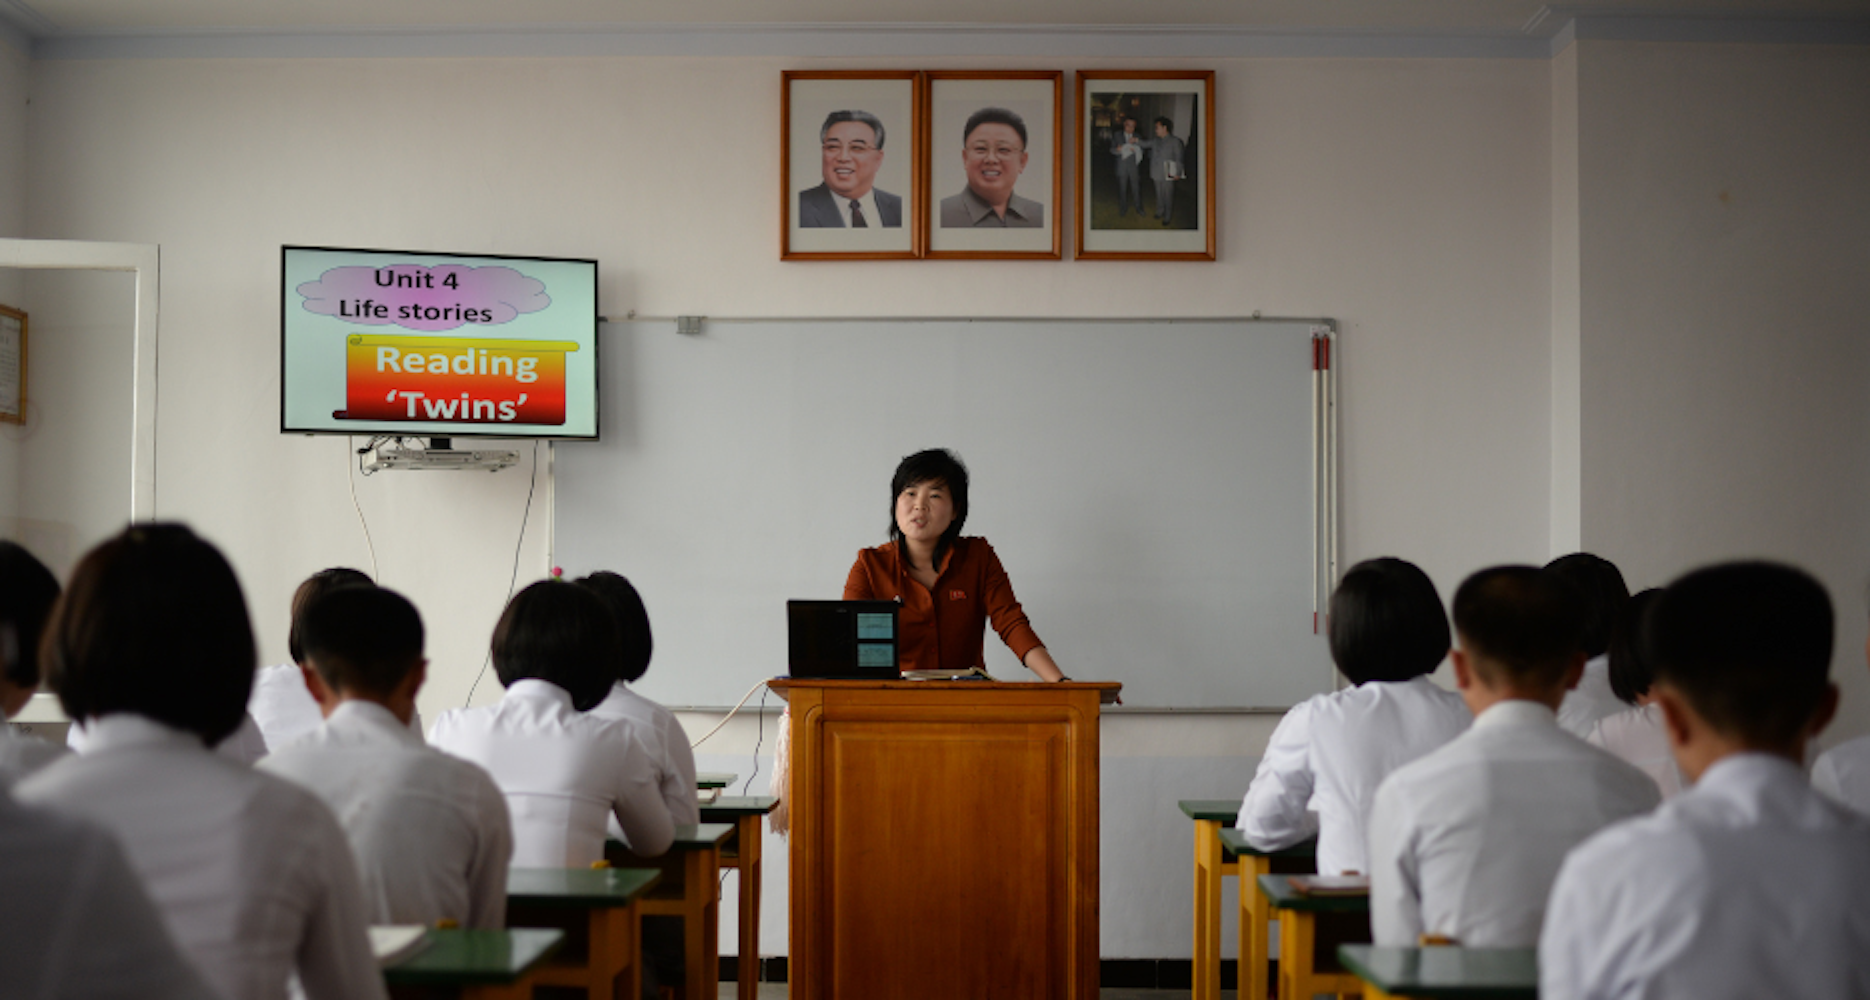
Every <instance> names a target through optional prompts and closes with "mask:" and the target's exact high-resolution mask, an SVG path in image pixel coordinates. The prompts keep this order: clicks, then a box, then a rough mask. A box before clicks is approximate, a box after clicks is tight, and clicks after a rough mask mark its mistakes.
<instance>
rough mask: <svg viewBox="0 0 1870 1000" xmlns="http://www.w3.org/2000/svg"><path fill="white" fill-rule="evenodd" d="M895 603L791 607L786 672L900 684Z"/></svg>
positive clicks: (792, 604)
mask: <svg viewBox="0 0 1870 1000" xmlns="http://www.w3.org/2000/svg"><path fill="white" fill-rule="evenodd" d="M901 610H902V606H901V605H899V604H897V603H896V602H895V601H787V602H786V645H787V655H786V664H787V669H788V671H789V672H790V673H791V675H792V676H794V677H828V678H829V677H844V678H864V679H871V680H895V679H896V678H898V677H900V676H901V673H900V672H899V671H898V669H897V666H896V625H897V615H898V613H899V612H900V611H901Z"/></svg>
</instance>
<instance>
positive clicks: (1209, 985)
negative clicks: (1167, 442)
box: [1193, 819, 1221, 1000]
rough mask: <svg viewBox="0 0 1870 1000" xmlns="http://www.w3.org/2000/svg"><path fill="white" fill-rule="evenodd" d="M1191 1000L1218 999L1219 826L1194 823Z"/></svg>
mask: <svg viewBox="0 0 1870 1000" xmlns="http://www.w3.org/2000/svg"><path fill="white" fill-rule="evenodd" d="M1194 959H1195V960H1194V970H1193V980H1194V983H1193V986H1194V991H1193V992H1194V1000H1219V997H1220V995H1221V824H1220V822H1219V821H1218V820H1205V819H1198V820H1196V821H1195V955H1194Z"/></svg>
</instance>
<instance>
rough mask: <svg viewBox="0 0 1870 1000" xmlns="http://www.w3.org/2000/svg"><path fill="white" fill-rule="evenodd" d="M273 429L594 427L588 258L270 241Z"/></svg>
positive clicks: (593, 269) (463, 431)
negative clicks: (275, 359)
mask: <svg viewBox="0 0 1870 1000" xmlns="http://www.w3.org/2000/svg"><path fill="white" fill-rule="evenodd" d="M280 271H281V282H280V324H279V328H280V347H279V365H280V391H279V429H280V431H281V433H286V434H367V435H388V436H394V437H510V438H583V439H595V438H596V437H597V427H598V420H597V417H598V414H597V399H598V396H597V370H598V367H597V323H598V313H597V261H594V260H572V259H563V258H553V257H506V256H486V255H482V256H467V255H462V254H445V253H425V252H412V251H403V250H346V249H339V248H335V247H298V246H288V247H281V248H280Z"/></svg>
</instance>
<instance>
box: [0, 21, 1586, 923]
mask: <svg viewBox="0 0 1870 1000" xmlns="http://www.w3.org/2000/svg"><path fill="white" fill-rule="evenodd" d="M892 64H894V65H904V66H913V65H929V64H930V62H929V61H921V62H908V61H900V60H898V61H895V62H894V63H892V62H891V61H889V60H866V61H864V62H862V63H857V64H853V63H832V62H826V61H810V60H778V59H760V58H751V59H749V58H738V59H705V58H653V59H652V58H590V59H584V58H579V59H572V58H564V59H486V60H474V59H388V58H385V59H222V60H187V59H174V60H164V59H152V60H125V61H106V60H96V61H78V60H73V61H41V62H39V63H36V64H35V65H34V67H33V71H32V85H33V90H34V102H33V105H32V108H31V116H30V120H29V134H30V137H31V142H30V143H29V154H28V156H29V174H28V178H29V179H28V185H29V189H30V191H31V192H32V198H31V201H30V205H29V208H28V223H27V229H28V234H29V235H31V236H34V237H41V238H69V239H101V240H126V241H133V242H147V243H157V244H160V245H161V247H162V270H163V281H162V296H163V298H162V348H161V350H162V383H161V395H160V399H159V402H158V406H157V411H158V421H159V425H158V448H159V459H158V467H157V491H158V495H157V510H158V513H159V514H160V515H161V516H165V517H177V518H183V519H186V520H189V521H191V522H193V523H194V524H195V525H196V526H197V527H198V528H200V529H201V530H202V531H203V532H204V533H205V534H207V535H208V536H210V537H211V538H213V539H214V540H216V541H217V542H219V543H220V544H221V545H222V546H223V547H224V548H225V550H226V551H227V553H228V555H229V556H230V558H231V559H232V560H233V561H234V563H235V565H236V568H237V569H238V571H239V572H240V574H241V577H242V579H243V581H244V583H245V585H246V587H247V591H248V597H249V600H250V602H251V603H252V605H253V608H254V611H255V615H256V620H257V625H258V629H259V632H260V637H261V641H262V646H263V656H264V658H265V659H267V660H269V661H272V660H278V659H281V658H283V656H284V645H285V625H286V604H287V599H288V597H289V595H290V591H291V589H292V587H293V586H294V585H295V584H296V583H297V582H298V580H299V579H300V578H302V577H303V576H304V575H305V574H306V573H308V572H310V571H312V570H315V569H317V568H320V567H322V566H326V565H330V564H333V563H348V564H352V565H363V566H365V568H368V562H369V549H368V548H367V546H366V543H365V537H364V531H363V527H362V525H360V522H359V517H358V513H357V511H356V510H355V509H354V508H353V505H352V499H351V494H350V489H351V487H352V485H353V482H354V485H355V488H356V491H357V503H358V506H361V508H362V510H363V513H364V515H365V519H366V520H367V522H368V525H369V529H370V532H371V536H372V537H373V538H374V541H375V548H376V555H377V562H378V565H379V569H380V573H381V578H382V579H383V581H384V582H385V583H387V584H389V585H391V586H395V587H398V588H400V589H402V590H404V591H406V592H408V593H409V594H410V595H411V596H412V597H413V598H414V599H415V600H416V602H417V603H418V604H419V605H420V606H421V607H422V609H423V610H424V612H425V614H426V615H427V617H428V620H429V622H430V627H431V635H432V641H431V644H430V653H431V656H432V658H433V660H434V664H433V667H432V669H431V678H432V680H431V683H430V686H429V688H428V690H427V691H426V692H425V696H424V698H423V701H422V706H421V707H422V711H423V713H424V715H425V716H427V717H429V718H433V717H434V715H435V714H436V713H437V712H438V711H439V710H441V709H442V708H444V707H446V706H449V705H459V704H461V703H462V702H463V701H464V700H466V699H467V697H468V692H469V689H470V687H471V686H472V685H473V683H474V681H473V679H474V678H475V677H476V676H477V675H478V674H479V673H480V670H481V667H482V664H483V663H484V655H485V652H484V651H485V642H486V635H487V632H488V629H489V628H490V626H491V623H492V621H493V618H494V616H495V614H496V613H497V611H498V608H499V606H500V604H501V603H502V601H503V600H504V598H505V595H506V593H507V588H508V581H509V578H510V576H509V574H510V573H511V572H512V569H513V566H514V560H515V551H516V546H517V550H518V565H519V567H520V569H519V574H520V579H521V580H522V582H523V581H524V580H526V579H528V578H531V577H536V576H537V575H539V574H540V573H542V572H543V571H544V569H545V567H546V565H547V556H546V548H545V535H546V531H545V530H544V529H545V527H546V525H545V521H544V512H545V507H544V505H543V501H544V500H545V498H546V493H547V490H548V488H549V485H550V483H549V481H547V480H545V478H544V477H543V476H542V477H541V482H540V484H539V495H538V496H537V497H536V498H535V500H534V508H533V516H532V521H531V527H530V530H529V531H528V533H527V535H526V537H525V539H524V541H523V542H522V541H520V539H519V538H518V534H519V529H520V523H521V518H522V511H523V509H524V505H525V498H526V492H527V487H528V484H529V480H528V478H527V477H528V472H529V470H528V468H527V464H526V463H522V465H521V467H520V468H517V469H514V470H509V471H507V472H502V473H499V474H497V475H491V476H490V475H485V474H464V473H455V474H425V473H388V474H383V475H379V476H375V477H371V478H369V479H356V480H355V481H353V480H352V479H351V478H350V477H348V476H347V473H346V469H347V467H348V466H347V463H348V462H349V456H348V455H347V452H346V443H345V442H343V441H339V440H335V439H330V438H318V439H305V438H283V437H281V436H279V435H278V433H277V431H276V427H277V424H276V419H277V418H276V413H277V392H278V388H277V374H276V370H277V369H276V365H277V354H276V350H277V349H276V346H275V344H276V338H277V324H278V308H279V306H278V297H277V296H278V263H277V261H278V258H277V252H278V249H277V248H278V246H279V244H281V243H286V242H293V243H329V244H339V245H356V246H382V247H403V248H417V249H447V250H455V251H463V252H477V251H487V252H508V253H521V254H526V253H534V254H551V255H566V256H592V257H597V258H599V259H600V260H602V262H603V288H602V298H603V303H602V305H603V309H604V311H605V312H606V313H608V314H613V315H621V314H623V313H624V312H626V311H627V310H630V309H635V310H637V311H639V312H640V313H642V314H645V315H662V316H667V315H675V314H702V315H715V316H734V315H758V316H813V315H940V316H968V315H1000V316H1072V315H1106V314H1114V315H1130V316H1143V315H1181V316H1202V315H1216V316H1239V315H1246V314H1250V313H1252V312H1254V311H1255V310H1260V311H1263V312H1264V313H1266V314H1267V315H1286V316H1315V315H1323V316H1332V317H1335V318H1337V319H1338V320H1339V321H1340V323H1341V328H1342V331H1343V336H1342V346H1341V349H1340V351H1339V354H1338V360H1339V362H1340V364H1341V368H1340V379H1341V381H1340V389H1341V396H1342V399H1343V405H1342V413H1341V425H1340V430H1341V435H1342V448H1343V454H1342V464H1343V469H1342V473H1343V484H1344V486H1343V493H1342V505H1343V512H1342V515H1343V534H1342V542H1343V551H1344V556H1345V559H1346V564H1347V565H1348V563H1349V561H1352V560H1355V559H1359V558H1363V557H1366V556H1372V555H1378V554H1396V555H1401V556H1405V557H1409V558H1412V559H1415V560H1417V561H1419V562H1420V563H1422V564H1423V566H1424V567H1425V568H1426V569H1427V570H1428V571H1429V572H1430V574H1431V575H1432V576H1434V577H1435V579H1436V581H1437V583H1438V584H1439V585H1440V586H1441V587H1442V589H1443V591H1444V593H1446V592H1449V591H1451V590H1452V589H1453V587H1454V586H1455V584H1456V583H1458V582H1459V580H1460V578H1461V577H1462V576H1463V575H1464V574H1465V573H1467V572H1469V571H1471V570H1472V569H1475V568H1477V567H1479V566H1481V565H1484V564H1487V563H1493V562H1498V561H1503V560H1542V559H1544V558H1546V557H1547V556H1548V555H1549V554H1550V539H1551V511H1550V506H1549V502H1548V497H1549V495H1550V493H1551V483H1550V476H1551V470H1552V458H1551V441H1552V433H1553V432H1552V427H1551V421H1552V413H1553V404H1552V389H1551V386H1552V348H1551V344H1550V338H1549V335H1548V329H1549V327H1550V324H1551V314H1552V308H1553V306H1552V302H1551V299H1550V288H1551V272H1552V267H1553V265H1552V246H1553V240H1552V212H1551V195H1550V191H1551V187H1552V177H1551V162H1552V149H1551V116H1552V94H1551V86H1552V77H1551V73H1552V70H1551V66H1550V64H1549V63H1547V62H1546V61H1544V60H1491V59H1472V60H1467V59H1419V60H1390V59H1368V60H1353V59H1296V60H1292V59H1230V60H1216V61H1213V62H1212V63H1211V64H1212V65H1213V66H1214V67H1215V69H1216V71H1217V78H1218V88H1219V95H1218V101H1217V106H1218V107H1219V109H1220V114H1221V123H1222V127H1221V130H1220V135H1219V137H1218V142H1219V145H1218V149H1219V153H1220V198H1219V208H1220V219H1221V222H1220V260H1219V261H1218V262H1216V263H1212V264H1149V263H1113V262H1072V261H1063V262H1056V263H1050V262H1047V263H1018V264H1008V263H988V262H964V261H939V262H937V261H926V262H915V261H906V262H883V263H782V262H780V261H779V260H778V259H777V257H778V252H777V251H778V247H777V243H778V240H777V232H776V226H777V198H778V196H779V192H778V191H777V190H776V189H777V177H776V172H775V166H776V163H777V150H778V139H779V136H778V120H777V117H778V116H777V114H776V112H777V109H778V104H779V72H780V70H782V69H785V68H810V67H820V66H822V67H835V66H847V65H864V66H873V67H874V66H887V65H892ZM1038 64H1039V65H1047V64H1048V63H1047V62H1044V61H1041V62H1039V63H1038ZM1049 64H1050V65H1057V66H1059V67H1060V68H1066V69H1071V68H1092V67H1094V66H1097V65H1101V64H1099V63H1096V62H1093V61H1091V60H1085V61H1083V62H1079V61H1052V62H1050V63H1049ZM939 65H941V66H946V67H964V66H967V65H970V64H969V63H966V62H963V61H959V60H941V61H940V62H939ZM971 65H981V66H988V65H992V66H1005V65H1010V64H1009V63H1005V62H1000V63H980V62H977V63H973V64H971ZM1019 65H1020V66H1031V65H1034V62H1032V61H1023V62H1020V63H1019ZM704 336H705V334H704ZM901 351H902V355H901V357H902V360H903V363H904V364H913V362H914V359H915V345H914V343H913V341H912V340H910V339H907V338H905V340H904V342H903V343H902V345H901ZM1032 391H1033V392H1034V393H1037V394H1040V395H1041V397H1043V394H1044V393H1046V392H1047V391H1048V390H1047V386H1046V382H1045V380H1044V373H1042V372H1035V373H1033V380H1032ZM909 403H910V404H911V405H913V397H911V398H910V400H909ZM748 419H757V415H756V414H749V415H748ZM1242 432H1244V431H1243V430H1242V429H1238V428H1217V429H1216V433H1217V434H1219V433H1242ZM920 443H921V442H909V443H905V448H908V447H911V446H913V445H916V444H920ZM696 444H697V447H705V444H706V443H705V442H704V441H697V443H696ZM528 447H529V446H528ZM566 447H573V446H572V445H567V446H566ZM74 461H77V459H74ZM104 474H105V470H101V469H97V470H94V471H92V472H80V473H79V475H80V476H84V475H97V476H102V475H104ZM1004 488H1008V489H1022V490H1055V491H1057V493H1058V497H1059V502H1061V503H1069V502H1071V495H1072V493H1073V492H1074V491H1077V490H1083V489H1095V488H1096V484H1095V483H1089V484H1087V483H1080V482H1075V481H1073V480H1072V478H1071V475H1070V470H1053V469H1050V468H1047V467H1046V465H1045V462H1044V456H1039V455H1036V456H1034V463H1033V471H1032V478H1031V480H1030V481H1029V482H1023V483H1016V484H1007V485H1006V486H1005V487H1004ZM748 516H750V517H758V516H760V512H759V510H758V509H757V505H755V506H754V507H753V508H751V509H750V510H749V511H748ZM1240 516H1241V517H1251V516H1253V515H1252V512H1251V511H1242V512H1240ZM866 530H867V529H866ZM1226 530H1227V526H1226V525H1224V524H1222V525H1216V526H1214V531H1215V534H1216V537H1217V538H1220V539H1223V540H1224V539H1225V537H1226ZM1087 541H1088V543H1089V544H1093V545H1094V544H1095V540H1094V539H1092V540H1087ZM619 568H620V569H622V570H624V571H626V572H627V571H628V567H627V566H624V567H619ZM1016 572H1017V570H1016ZM649 596H650V599H651V602H652V604H653V595H649ZM1028 610H1029V611H1030V612H1031V613H1032V614H1033V615H1034V617H1035V620H1036V624H1038V625H1039V626H1040V627H1041V628H1043V623H1044V621H1045V609H1043V608H1029V609H1028ZM1048 638H1049V639H1050V640H1051V642H1052V643H1053V645H1054V649H1055V652H1056V653H1057V654H1058V655H1059V657H1060V660H1061V662H1063V663H1064V664H1066V666H1067V669H1069V664H1070V662H1071V645H1072V640H1071V637H1070V636H1048ZM495 691H496V688H495V685H494V684H493V682H492V678H491V677H488V678H486V679H485V680H483V681H482V683H481V685H480V688H479V690H478V692H477V693H476V694H475V696H474V698H475V700H477V701H484V700H487V699H488V698H490V697H491V696H492V695H493V694H494V693H495ZM687 721H690V722H691V723H696V722H699V721H701V720H698V719H695V717H689V719H688V720H687ZM1271 721H1272V720H1270V719H1267V718H1260V717H1241V716H1224V717H1194V718H1190V717H1186V716H1169V717H1165V716H1149V715H1130V716H1113V717H1111V718H1110V719H1109V721H1108V724H1107V725H1106V727H1105V730H1104V740H1105V749H1106V754H1105V764H1106V766H1105V775H1106V779H1105V785H1104V808H1105V819H1106V829H1107V830H1108V831H1110V833H1109V835H1108V836H1107V837H1106V839H1105V853H1104V868H1103V872H1104V900H1105V907H1104V913H1105V925H1104V928H1103V950H1104V953H1105V954H1106V955H1107V956H1111V957H1172V956H1178V955H1180V956H1184V957H1185V956H1186V955H1187V954H1188V947H1189V945H1188V936H1187V935H1188V919H1189V917H1188V906H1187V895H1186V893H1187V881H1186V880H1187V861H1186V858H1187V855H1186V852H1187V849H1188V830H1187V826H1186V821H1185V820H1184V819H1183V818H1182V817H1181V816H1180V814H1179V813H1178V812H1174V811H1173V801H1174V799H1176V798H1183V797H1194V798H1205V797H1216V796H1219V797H1227V796H1233V795H1238V794H1240V793H1241V792H1243V791H1244V789H1245V786H1246V783H1247V780H1248V779H1249V777H1250V774H1251V770H1252V767H1253V765H1254V761H1255V758H1256V757H1257V755H1258V754H1259V752H1260V750H1261V748H1262V747H1263V745H1264V741H1265V738H1266V735H1267V733H1268V732H1269V730H1270V725H1271ZM750 728H752V727H745V726H740V725H738V724H736V726H734V727H732V728H731V729H730V731H729V733H727V734H724V735H723V736H722V737H719V738H717V740H720V741H726V742H724V743H718V742H717V743H711V744H710V745H709V749H708V752H710V753H718V754H721V755H722V756H724V757H728V758H730V759H743V760H745V759H749V758H750V757H751V755H752V754H753V752H754V741H753V737H752V736H751V735H749V734H748V732H747V731H748V730H749V729H750ZM697 735H698V734H697ZM763 752H765V753H770V744H769V745H768V747H767V749H766V750H765V751H763ZM730 769H734V770H737V771H739V772H740V773H742V774H743V775H744V774H748V773H750V770H751V768H750V767H748V766H742V767H735V768H730ZM769 847H771V848H772V849H773V850H778V849H779V847H780V845H779V844H777V843H776V842H775V843H773V844H770V845H769ZM770 856H771V855H770V854H769V857H770ZM730 884H731V880H730ZM783 898H784V896H783V891H778V890H777V889H776V887H775V886H774V884H773V883H772V882H770V881H769V892H768V896H767V899H768V903H767V906H766V914H767V919H766V920H765V928H766V930H765V932H764V938H763V943H764V944H765V947H764V949H763V950H766V951H768V952H775V951H780V950H783V944H782V943H783V941H784V909H783ZM728 905H731V899H730V900H729V902H728ZM731 947H732V940H731V925H730V928H729V929H728V930H727V931H725V932H724V937H723V948H724V949H731ZM1228 947H1229V948H1231V945H1229V946H1228ZM1229 953H1230V954H1231V951H1230V952H1229Z"/></svg>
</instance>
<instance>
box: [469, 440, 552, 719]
mask: <svg viewBox="0 0 1870 1000" xmlns="http://www.w3.org/2000/svg"><path fill="white" fill-rule="evenodd" d="M538 488H539V440H538V439H537V438H534V439H533V442H532V482H531V483H529V484H527V486H526V511H525V513H523V514H521V515H520V518H519V538H518V539H517V540H516V541H514V542H513V575H512V576H511V577H509V578H508V579H507V582H506V600H504V601H501V602H500V607H501V609H502V610H503V611H504V610H505V608H506V606H507V604H509V603H511V602H512V600H513V590H514V588H515V587H517V586H518V585H519V554H520V552H521V551H522V550H523V549H524V548H525V547H526V526H527V525H528V524H530V523H531V522H532V495H533V493H534V491H536V490H537V489H538ZM490 666H493V645H492V644H491V643H489V644H488V646H487V659H486V660H484V661H482V662H481V665H480V673H478V674H475V675H474V683H473V684H470V685H468V696H467V700H466V701H464V702H462V703H461V707H463V708H466V707H468V706H469V705H472V704H474V692H475V691H477V690H479V689H480V682H481V678H483V677H486V676H487V668H488V667H490Z"/></svg>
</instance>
